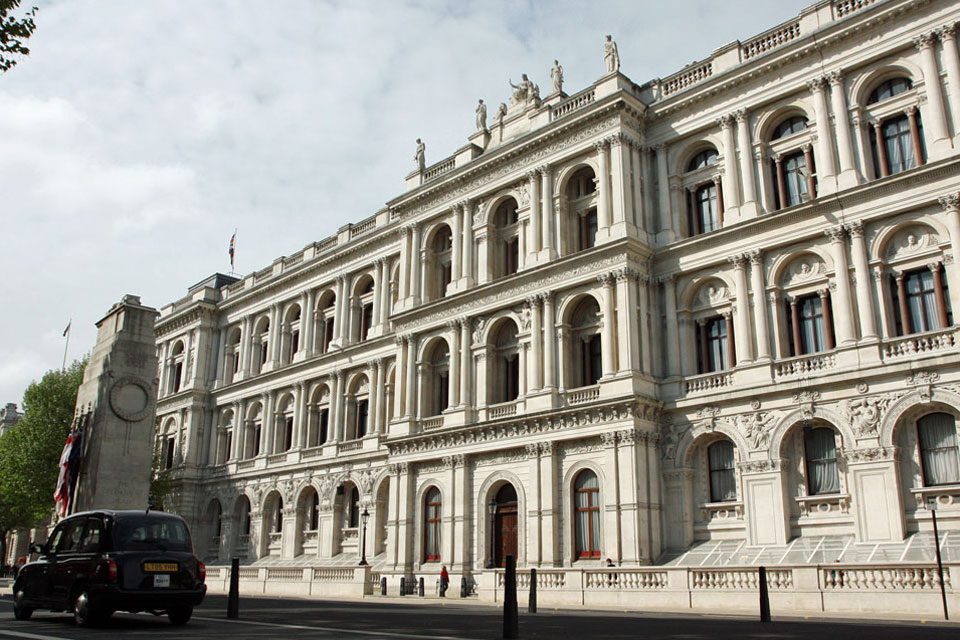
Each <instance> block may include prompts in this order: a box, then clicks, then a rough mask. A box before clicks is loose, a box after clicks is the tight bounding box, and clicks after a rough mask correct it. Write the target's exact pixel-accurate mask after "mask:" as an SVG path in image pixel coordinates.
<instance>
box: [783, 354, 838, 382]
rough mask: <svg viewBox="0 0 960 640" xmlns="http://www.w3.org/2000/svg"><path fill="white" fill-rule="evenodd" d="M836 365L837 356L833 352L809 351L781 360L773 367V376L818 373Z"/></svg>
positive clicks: (786, 376)
mask: <svg viewBox="0 0 960 640" xmlns="http://www.w3.org/2000/svg"><path fill="white" fill-rule="evenodd" d="M836 366H837V356H836V355H835V354H833V353H811V354H809V355H804V356H797V357H796V358H790V359H789V360H781V361H780V362H778V363H776V364H775V365H774V367H773V377H774V378H775V379H777V380H779V379H781V378H792V377H795V376H802V375H806V374H808V373H819V372H821V371H828V370H830V369H833V368H835V367H836Z"/></svg>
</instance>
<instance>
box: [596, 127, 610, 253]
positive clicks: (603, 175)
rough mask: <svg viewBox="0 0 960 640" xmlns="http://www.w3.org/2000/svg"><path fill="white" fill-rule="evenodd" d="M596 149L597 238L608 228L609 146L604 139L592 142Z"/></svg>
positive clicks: (605, 235) (604, 234) (606, 234)
mask: <svg viewBox="0 0 960 640" xmlns="http://www.w3.org/2000/svg"><path fill="white" fill-rule="evenodd" d="M594 148H596V150H597V166H598V168H599V171H598V172H597V238H598V240H599V238H600V236H601V235H602V236H603V237H604V238H606V237H607V236H608V234H609V232H610V231H609V230H610V164H609V161H608V155H609V153H610V148H609V146H608V145H607V141H606V140H601V141H600V142H597V143H596V144H594Z"/></svg>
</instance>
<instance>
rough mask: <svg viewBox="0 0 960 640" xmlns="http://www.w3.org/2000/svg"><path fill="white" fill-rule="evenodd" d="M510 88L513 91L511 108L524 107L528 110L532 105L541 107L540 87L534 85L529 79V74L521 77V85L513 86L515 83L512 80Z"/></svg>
mask: <svg viewBox="0 0 960 640" xmlns="http://www.w3.org/2000/svg"><path fill="white" fill-rule="evenodd" d="M510 88H511V89H513V93H512V94H511V96H510V106H511V107H515V106H517V105H522V106H523V107H524V108H526V107H528V106H531V105H532V106H539V105H540V87H538V86H537V85H536V84H534V83H533V82H532V81H531V80H530V79H529V78H528V77H527V74H525V73H524V74H522V75H521V78H520V83H519V84H513V81H512V80H511V81H510Z"/></svg>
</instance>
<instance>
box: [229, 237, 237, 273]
mask: <svg viewBox="0 0 960 640" xmlns="http://www.w3.org/2000/svg"><path fill="white" fill-rule="evenodd" d="M236 248H237V232H236V231H234V232H233V235H232V236H230V250H229V252H228V253H229V254H230V270H231V271H233V256H234V253H235V252H236Z"/></svg>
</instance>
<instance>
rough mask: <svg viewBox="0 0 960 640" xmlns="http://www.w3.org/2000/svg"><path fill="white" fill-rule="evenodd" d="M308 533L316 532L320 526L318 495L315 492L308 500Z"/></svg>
mask: <svg viewBox="0 0 960 640" xmlns="http://www.w3.org/2000/svg"><path fill="white" fill-rule="evenodd" d="M308 526H309V528H310V531H316V530H317V529H318V528H319V526H320V494H319V493H317V492H316V491H314V492H313V496H312V497H311V498H310V517H309V519H308Z"/></svg>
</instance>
